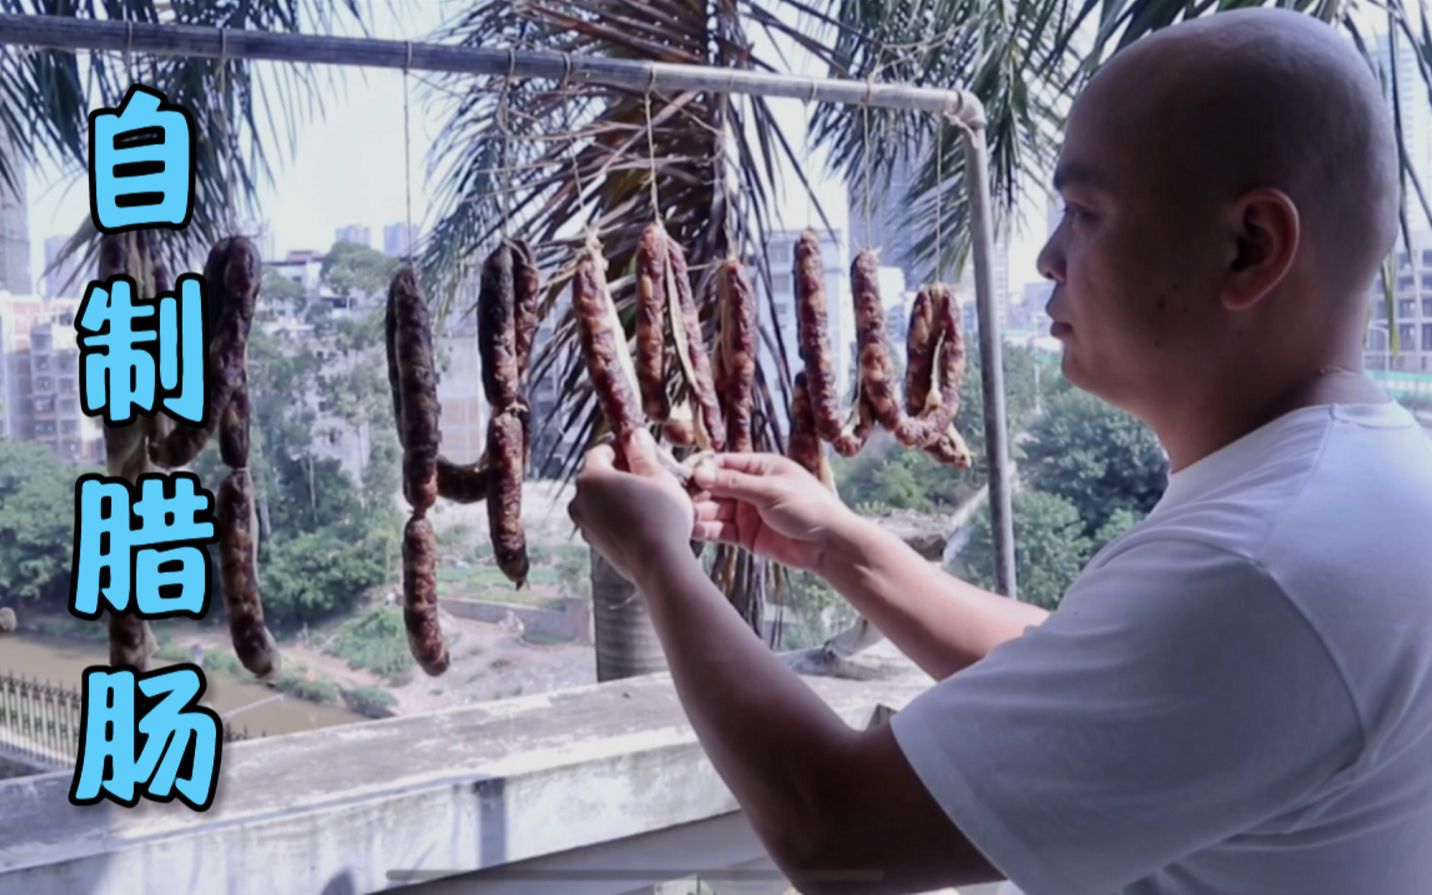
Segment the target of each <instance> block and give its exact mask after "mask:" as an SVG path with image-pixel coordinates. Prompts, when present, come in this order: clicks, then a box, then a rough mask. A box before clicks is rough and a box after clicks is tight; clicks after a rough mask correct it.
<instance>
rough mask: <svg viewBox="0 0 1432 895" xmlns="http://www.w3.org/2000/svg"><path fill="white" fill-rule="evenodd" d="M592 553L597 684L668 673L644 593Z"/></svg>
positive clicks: (595, 552)
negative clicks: (657, 672) (659, 672)
mask: <svg viewBox="0 0 1432 895" xmlns="http://www.w3.org/2000/svg"><path fill="white" fill-rule="evenodd" d="M589 552H590V554H591V564H592V571H591V580H592V604H593V609H592V628H593V637H594V638H595V640H596V649H597V681H598V683H600V682H603V681H614V680H619V679H621V678H624V677H634V676H636V675H639V674H648V673H650V672H653V671H665V670H666V654H665V653H663V652H662V650H661V641H660V640H658V639H657V636H656V628H654V627H653V626H652V624H651V616H650V615H649V614H648V613H647V611H646V602H645V601H644V600H643V599H642V597H641V594H638V593H637V592H636V588H635V587H633V586H632V585H631V583H630V582H628V581H627V580H626V579H625V578H623V577H622V576H621V573H619V572H618V571H617V570H616V569H614V568H612V567H611V565H610V564H609V563H608V562H607V561H606V560H605V559H604V558H603V557H602V555H601V554H600V553H598V552H597V551H596V550H595V549H590V550H589Z"/></svg>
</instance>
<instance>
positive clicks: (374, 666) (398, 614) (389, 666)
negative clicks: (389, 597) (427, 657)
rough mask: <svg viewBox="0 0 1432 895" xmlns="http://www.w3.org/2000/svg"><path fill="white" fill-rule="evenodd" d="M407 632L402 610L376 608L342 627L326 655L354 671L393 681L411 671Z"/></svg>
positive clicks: (329, 645) (411, 660)
mask: <svg viewBox="0 0 1432 895" xmlns="http://www.w3.org/2000/svg"><path fill="white" fill-rule="evenodd" d="M407 636H408V635H407V628H406V626H405V625H404V623H403V613H402V610H400V609H397V608H394V607H392V606H374V607H373V608H371V609H369V610H368V611H367V612H365V613H363V614H362V615H357V616H354V617H353V618H350V619H348V620H347V621H345V622H344V623H343V624H341V625H339V626H338V631H337V633H336V634H335V635H334V637H333V639H332V640H331V641H329V643H328V645H327V646H326V647H325V648H324V652H326V653H329V654H330V655H334V656H338V657H339V658H340V659H345V660H347V662H348V665H349V667H351V668H365V669H367V670H369V671H372V672H374V673H376V674H381V675H385V676H387V677H389V678H392V677H393V676H394V675H397V674H400V673H401V672H404V671H409V670H411V667H412V664H413V656H412V653H411V652H409V651H408V640H407Z"/></svg>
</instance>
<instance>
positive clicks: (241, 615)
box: [215, 469, 281, 678]
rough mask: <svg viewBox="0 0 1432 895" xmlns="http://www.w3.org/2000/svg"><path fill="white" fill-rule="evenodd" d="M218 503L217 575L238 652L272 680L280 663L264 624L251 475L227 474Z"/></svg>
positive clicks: (247, 663)
mask: <svg viewBox="0 0 1432 895" xmlns="http://www.w3.org/2000/svg"><path fill="white" fill-rule="evenodd" d="M215 503H216V510H215V518H216V520H217V522H218V528H219V572H220V577H221V579H222V581H223V585H224V608H225V610H226V611H227V614H228V618H229V636H230V639H231V640H232V641H233V644H234V652H235V654H237V655H238V657H239V661H240V662H242V663H243V664H244V667H245V668H247V669H248V670H249V671H251V672H253V673H254V674H255V675H256V676H258V677H260V678H273V677H275V676H277V674H278V672H279V670H280V667H281V662H280V659H279V653H278V645H277V644H276V643H275V642H274V639H273V635H272V634H270V633H269V630H268V628H267V627H265V625H264V610H263V603H262V601H261V600H260V597H259V579H258V541H257V537H256V535H257V532H258V520H257V517H256V514H255V509H254V483H253V478H252V477H251V476H250V475H249V471H248V470H247V469H235V470H234V471H232V472H230V473H229V474H228V475H227V476H225V477H224V481H223V483H222V484H220V485H219V494H218V497H217V499H216V501H215Z"/></svg>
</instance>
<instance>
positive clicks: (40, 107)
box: [0, 0, 371, 272]
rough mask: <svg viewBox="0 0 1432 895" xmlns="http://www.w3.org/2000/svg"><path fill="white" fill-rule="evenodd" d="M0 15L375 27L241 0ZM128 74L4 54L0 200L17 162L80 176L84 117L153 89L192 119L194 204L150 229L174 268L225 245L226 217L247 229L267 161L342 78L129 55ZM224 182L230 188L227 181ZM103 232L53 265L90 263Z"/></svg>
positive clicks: (142, 0)
mask: <svg viewBox="0 0 1432 895" xmlns="http://www.w3.org/2000/svg"><path fill="white" fill-rule="evenodd" d="M0 12H4V13H7V14H41V15H52V16H68V17H74V18H86V19H107V20H120V21H126V22H136V23H142V24H163V25H166V26H167V25H194V26H205V27H209V28H215V27H223V28H228V29H231V30H233V31H252V32H268V31H280V32H318V33H329V32H331V31H334V30H338V29H339V28H340V27H341V26H346V25H356V26H357V27H358V28H360V29H361V30H363V31H369V30H371V24H370V16H369V15H368V13H367V12H366V4H362V3H359V2H358V0H246V2H243V3H156V2H154V0H106V2H104V3H95V2H91V0H87V2H81V3H76V2H73V0H0ZM132 61H133V73H132V74H133V76H131V72H130V71H129V70H128V69H127V67H126V60H125V59H124V58H122V57H121V56H120V55H119V54H105V53H88V54H84V55H83V57H81V55H80V54H77V53H75V52H73V51H70V50H50V49H39V48H34V49H31V50H28V51H26V52H23V53H21V52H12V51H10V48H6V51H5V52H0V122H3V126H4V131H5V134H6V136H7V138H8V139H6V140H3V141H0V194H8V193H9V192H10V191H11V190H12V189H13V184H14V181H15V178H16V176H17V174H21V173H22V172H23V170H24V169H23V167H22V165H23V164H29V165H34V164H36V163H37V162H38V161H39V160H40V159H42V158H44V159H48V160H49V161H51V162H53V163H55V164H56V166H57V167H58V168H59V169H60V170H61V171H63V172H66V173H73V174H74V175H75V176H77V177H79V176H83V175H84V172H85V171H86V168H87V165H88V160H89V138H88V134H89V121H88V115H89V112H90V110H91V109H93V108H94V107H95V106H96V105H99V104H104V105H113V104H115V103H117V102H118V100H119V99H120V98H121V97H123V96H124V93H125V90H126V89H127V88H128V87H129V85H130V83H131V82H132V81H135V80H142V81H143V82H144V83H145V84H147V85H149V86H152V87H155V88H156V89H158V90H159V91H161V92H163V93H164V94H165V96H167V97H168V99H169V101H170V102H172V103H175V104H176V105H180V106H183V107H184V108H185V109H187V110H188V111H189V113H190V115H191V117H192V118H193V121H194V144H193V145H194V152H193V165H194V190H193V197H194V207H193V213H192V216H191V218H190V220H189V224H188V226H187V227H185V228H183V229H182V230H165V229H159V230H154V231H152V232H153V235H154V236H155V237H156V238H159V239H160V240H161V246H162V252H163V254H164V255H165V257H166V258H167V259H168V261H169V269H170V270H171V271H176V272H177V271H185V270H190V269H192V263H193V259H195V258H203V257H204V256H205V255H206V254H207V253H208V251H209V247H210V246H211V245H213V244H214V243H215V242H216V241H218V240H219V239H221V238H223V237H225V236H229V235H230V230H231V229H232V228H231V227H230V225H229V223H228V222H229V221H230V219H231V218H232V219H233V220H235V221H237V222H239V223H240V225H242V223H243V222H245V221H248V220H250V219H251V215H250V211H251V209H252V206H253V202H254V199H255V198H256V196H257V194H258V190H259V185H260V180H261V179H267V180H269V181H270V182H272V179H273V161H274V157H275V155H276V154H277V153H278V151H279V150H280V147H282V146H283V145H284V143H285V142H286V144H287V149H288V151H289V152H293V151H294V150H296V149H297V144H296V143H295V142H294V137H295V133H296V129H295V128H294V127H293V124H294V122H296V121H302V120H304V119H305V118H307V117H309V116H311V115H313V114H314V113H315V111H320V110H322V109H323V108H324V104H323V103H321V102H319V103H316V102H313V97H315V96H323V95H331V93H332V90H333V86H334V85H335V83H337V84H341V83H342V74H341V72H336V71H335V70H334V69H332V68H328V69H319V68H315V67H314V66H311V65H302V64H297V63H275V62H264V63H261V64H262V65H264V66H266V67H268V68H267V72H266V73H273V74H276V75H277V77H265V78H258V77H255V71H254V67H253V63H251V62H249V61H246V60H244V59H241V58H233V57H230V58H228V59H227V60H226V64H221V62H220V60H218V59H213V58H207V57H199V56H178V55H176V56H156V57H149V56H145V55H142V54H135V57H134V59H133V60H132ZM226 181H227V182H226ZM99 236H100V234H99V233H98V232H97V231H96V230H95V227H94V224H93V223H92V222H91V221H90V220H89V219H88V218H86V219H85V221H84V222H83V223H82V224H81V225H80V226H79V227H78V228H77V229H76V231H75V233H74V234H73V236H72V237H71V239H70V240H69V241H68V242H67V243H66V245H65V247H64V249H63V251H62V252H61V255H60V257H59V258H58V259H57V262H63V261H64V260H66V259H68V258H75V260H76V261H77V262H78V266H80V267H81V268H87V267H91V266H92V262H93V259H94V256H95V253H96V251H97V249H98V245H99Z"/></svg>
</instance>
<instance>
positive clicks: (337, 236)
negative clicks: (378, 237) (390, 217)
mask: <svg viewBox="0 0 1432 895" xmlns="http://www.w3.org/2000/svg"><path fill="white" fill-rule="evenodd" d="M333 236H334V240H335V241H336V242H356V243H357V244H358V245H360V246H363V247H364V248H370V249H371V248H372V247H373V231H372V230H370V229H369V228H368V226H367V225H366V224H349V225H348V226H346V227H339V228H338V229H337V230H336V231H334V234H333Z"/></svg>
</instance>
